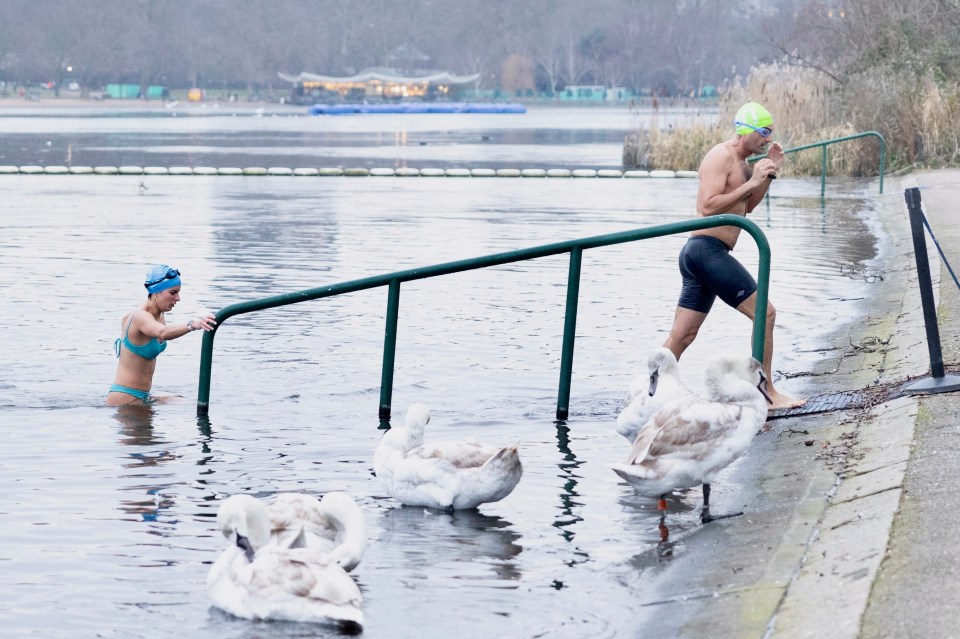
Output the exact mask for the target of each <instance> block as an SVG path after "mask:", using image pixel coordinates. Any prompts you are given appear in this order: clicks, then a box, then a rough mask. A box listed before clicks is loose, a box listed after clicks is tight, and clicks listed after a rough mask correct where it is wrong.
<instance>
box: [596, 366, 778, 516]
mask: <svg viewBox="0 0 960 639" xmlns="http://www.w3.org/2000/svg"><path fill="white" fill-rule="evenodd" d="M703 381H704V387H705V389H706V398H696V399H692V400H691V401H675V402H672V403H671V404H669V405H667V406H665V407H664V408H662V409H660V410H659V411H657V412H656V413H655V414H654V415H653V416H652V417H651V418H650V421H649V422H648V423H647V424H645V425H644V427H643V429H642V430H641V432H640V433H639V434H638V436H637V439H636V441H635V442H634V444H633V448H632V449H631V451H630V455H629V456H628V457H627V460H626V462H624V463H623V464H613V465H612V466H611V467H612V468H613V470H614V472H616V473H617V474H618V475H620V477H622V478H623V479H625V480H627V481H628V482H629V483H630V484H631V485H633V487H634V488H635V489H636V490H637V492H639V493H641V494H642V495H646V496H648V497H659V498H661V509H663V508H665V506H664V505H663V502H662V498H663V496H664V495H666V494H667V493H669V492H670V491H672V490H675V489H678V488H690V487H693V486H697V485H698V484H703V511H702V513H701V520H702V521H703V522H704V523H706V522H708V521H712V520H713V519H720V518H721V516H711V515H710V482H711V481H713V478H714V477H715V476H716V474H717V473H718V472H719V471H721V470H722V469H724V468H726V467H727V466H728V465H729V464H731V463H732V462H733V461H734V460H735V459H737V458H738V457H739V456H740V455H741V454H743V452H744V451H745V450H746V449H747V447H748V446H749V445H750V442H751V441H752V440H753V437H754V435H756V434H757V432H758V431H759V430H760V428H761V427H762V426H763V424H764V422H766V419H767V401H768V400H769V397H768V396H767V393H766V390H765V384H766V376H765V375H764V374H763V367H762V366H761V365H760V362H758V361H756V360H755V359H753V358H752V357H721V358H718V359H716V360H714V361H712V362H710V364H709V365H708V366H707V368H706V370H705V371H704V375H703ZM737 514H740V513H737ZM726 516H733V515H732V514H731V515H726Z"/></svg>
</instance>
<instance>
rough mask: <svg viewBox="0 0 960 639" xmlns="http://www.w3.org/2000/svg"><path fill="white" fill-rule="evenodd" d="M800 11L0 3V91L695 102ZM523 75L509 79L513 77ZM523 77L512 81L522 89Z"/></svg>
mask: <svg viewBox="0 0 960 639" xmlns="http://www.w3.org/2000/svg"><path fill="white" fill-rule="evenodd" d="M800 4H805V3H800V2H795V1H794V0H767V1H765V2H758V1H756V0H669V1H664V0H591V1H590V2H582V1H577V0H525V1H524V2H508V1H507V0H485V2H483V3H479V2H450V1H449V0H362V1H358V0H269V1H268V0H96V1H91V0H3V2H2V3H0V80H3V81H5V82H8V83H16V84H21V85H30V84H32V83H39V82H55V83H58V84H60V83H63V82H67V81H75V82H77V83H79V84H80V85H82V86H84V87H91V88H96V87H102V86H103V85H105V84H107V83H136V84H140V85H141V86H147V85H164V86H168V87H171V88H190V87H201V88H222V89H233V90H239V89H246V90H251V91H253V90H258V91H271V90H273V89H274V88H282V90H283V91H287V90H288V89H289V87H287V86H286V85H285V84H284V83H283V82H282V81H281V80H280V79H279V78H278V76H277V74H278V72H283V73H289V74H294V75H295V74H297V73H299V72H301V71H307V72H313V73H322V74H328V75H350V74H353V73H356V72H358V71H360V70H362V69H364V68H369V67H376V66H387V67H392V68H395V69H397V70H399V71H401V72H406V73H411V74H412V73H415V72H417V71H420V70H426V69H439V70H445V71H451V72H453V73H458V74H474V73H479V74H480V79H479V80H478V82H477V87H476V88H477V89H504V88H507V89H509V88H513V87H511V86H507V85H511V84H516V83H518V82H520V83H524V84H527V85H529V84H532V85H533V87H532V88H534V89H535V90H536V91H538V92H544V93H551V92H555V91H558V90H560V89H562V88H563V87H564V86H567V85H582V84H595V85H605V86H608V87H611V86H622V87H627V88H629V89H633V90H638V91H639V90H649V91H652V92H655V93H658V94H663V95H678V94H680V95H690V94H694V93H696V92H698V91H700V90H701V89H702V88H703V87H704V86H706V85H713V86H719V85H720V84H721V83H723V82H724V81H725V80H726V79H728V78H730V77H731V76H733V75H736V74H738V73H741V74H742V73H745V72H746V71H747V70H748V69H749V68H750V67H751V66H753V65H754V64H757V63H760V62H764V61H769V60H771V59H772V58H774V57H776V56H777V55H778V54H779V51H778V48H777V46H776V42H775V38H776V37H778V34H783V33H788V32H791V31H792V29H793V26H794V21H795V19H796V16H797V15H798V6H795V5H800ZM518 69H519V71H518ZM518 76H519V78H518Z"/></svg>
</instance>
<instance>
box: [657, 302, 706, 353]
mask: <svg viewBox="0 0 960 639" xmlns="http://www.w3.org/2000/svg"><path fill="white" fill-rule="evenodd" d="M705 319H707V314H706V313H701V312H699V311H692V310H690V309H689V308H683V307H682V306H678V307H677V312H676V313H675V314H674V316H673V327H672V328H671V329H670V335H669V336H667V341H666V342H664V343H663V345H664V346H665V347H666V348H669V349H670V350H671V351H672V352H673V355H674V357H676V358H677V359H678V360H679V359H680V356H681V355H683V351H685V350H687V347H688V346H690V344H692V343H693V340H695V339H696V338H697V333H698V332H699V331H700V327H701V326H703V321H704V320H705Z"/></svg>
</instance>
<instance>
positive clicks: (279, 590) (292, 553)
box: [207, 495, 363, 631]
mask: <svg viewBox="0 0 960 639" xmlns="http://www.w3.org/2000/svg"><path fill="white" fill-rule="evenodd" d="M217 526H218V528H219V529H220V532H221V533H223V536H224V537H226V538H227V540H228V541H229V545H228V546H227V548H226V549H225V550H224V551H223V554H221V555H220V557H219V558H218V559H217V561H216V563H214V565H213V567H212V568H211V569H210V573H209V574H208V576H207V592H208V593H209V596H210V599H211V601H212V602H213V605H214V606H216V607H217V608H220V609H221V610H224V611H226V612H228V613H230V614H232V615H234V616H237V617H242V618H244V619H253V620H258V621H259V620H286V621H311V622H327V623H330V622H334V623H338V624H340V625H341V626H342V627H343V628H344V629H345V630H348V631H357V630H360V629H362V626H363V612H362V611H361V610H360V604H361V603H362V602H363V596H362V595H361V594H360V589H359V588H358V587H357V584H356V583H355V582H354V581H353V579H352V578H351V577H350V575H348V574H347V573H346V571H345V570H344V569H343V568H341V567H340V566H339V565H338V564H337V563H336V562H335V561H334V560H333V559H332V558H331V557H330V555H328V554H327V553H325V552H323V551H321V550H318V549H316V548H310V547H305V546H303V545H302V544H303V539H304V536H305V533H303V531H301V533H300V534H297V535H296V536H295V537H293V538H292V539H288V541H289V545H280V544H278V543H277V542H276V541H275V539H274V538H273V533H272V531H271V518H270V512H269V510H268V509H267V506H266V505H265V504H263V502H261V501H260V500H258V499H256V498H254V497H252V496H250V495H233V496H231V497H229V498H227V499H226V500H224V502H223V504H221V506H220V509H219V510H218V511H217Z"/></svg>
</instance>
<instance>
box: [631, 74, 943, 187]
mask: <svg viewBox="0 0 960 639" xmlns="http://www.w3.org/2000/svg"><path fill="white" fill-rule="evenodd" d="M751 100H753V101H756V102H759V103H761V104H763V105H764V106H765V107H767V109H769V110H770V112H771V113H772V114H773V118H774V131H775V133H774V137H775V139H776V140H778V141H779V142H780V143H781V144H783V146H784V148H790V147H796V146H801V145H804V144H810V143H813V142H819V141H823V140H829V139H833V138H839V137H844V136H848V135H852V134H854V133H859V132H863V131H877V132H879V133H881V134H882V135H883V136H884V138H885V139H886V142H887V150H888V157H887V167H888V169H889V170H897V169H903V168H907V167H910V166H924V167H938V166H951V165H956V164H957V163H958V162H960V87H958V85H957V84H956V83H953V82H947V81H939V82H938V81H935V80H934V79H932V78H931V77H929V76H927V77H919V78H918V77H917V76H916V75H915V74H911V73H907V72H903V73H891V71H890V70H889V69H883V68H879V69H875V70H872V71H871V72H868V73H864V74H860V75H858V76H855V77H852V78H850V79H848V80H847V82H846V83H845V84H844V85H842V86H838V85H837V83H836V82H835V81H833V80H832V79H829V78H827V76H825V75H823V74H821V73H819V72H817V71H814V70H810V69H801V68H798V67H795V66H790V65H787V64H784V63H776V64H768V65H761V66H757V67H755V68H754V69H752V71H751V72H750V75H749V76H748V77H746V78H737V79H735V80H734V81H732V82H730V83H729V84H728V85H727V86H725V87H723V89H722V91H721V98H720V101H719V109H720V116H719V118H718V122H717V123H716V124H714V125H711V126H703V125H694V126H691V127H687V128H676V129H672V130H666V131H662V130H660V129H659V128H658V127H655V126H650V127H648V128H640V127H638V128H637V130H635V131H633V132H632V133H631V134H629V135H628V136H627V138H626V140H625V141H624V150H623V163H624V165H625V166H631V167H639V168H647V169H660V168H664V169H673V170H696V169H697V168H698V166H699V164H700V160H701V159H702V158H703V156H704V154H706V152H707V151H708V150H709V149H710V148H711V147H712V146H714V145H715V144H718V143H719V142H722V141H723V140H726V139H730V138H732V137H733V136H734V135H735V134H734V131H733V117H734V114H735V113H736V110H737V109H738V108H739V107H740V105H742V104H743V103H745V102H749V101H751ZM879 152H880V148H879V144H877V140H876V139H875V138H873V137H865V138H861V139H858V140H852V141H849V142H844V143H843V144H835V145H831V146H830V147H829V148H828V154H827V161H828V166H827V172H828V174H829V175H843V176H872V175H876V174H877V170H878V167H879V159H880V158H879ZM821 162H822V150H821V149H820V148H813V149H809V150H805V151H800V152H797V153H791V154H789V155H788V156H787V161H786V162H785V164H784V167H783V170H782V174H783V175H785V176H789V175H807V176H810V175H820V171H821Z"/></svg>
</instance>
